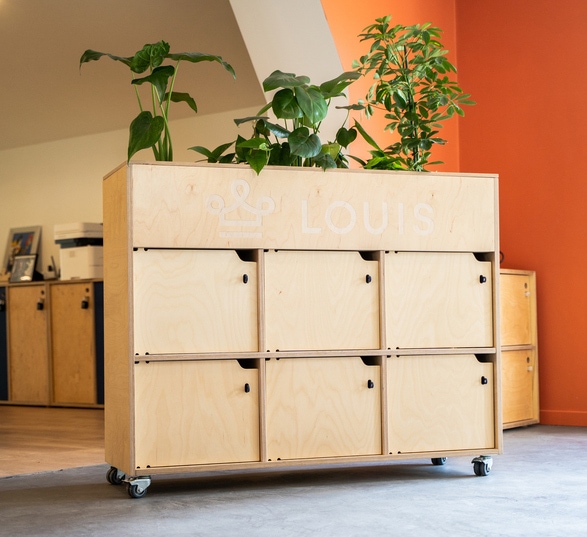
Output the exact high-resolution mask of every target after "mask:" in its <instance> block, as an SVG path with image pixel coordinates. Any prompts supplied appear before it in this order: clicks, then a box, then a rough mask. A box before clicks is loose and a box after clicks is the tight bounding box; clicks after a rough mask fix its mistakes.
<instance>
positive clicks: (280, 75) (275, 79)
mask: <svg viewBox="0 0 587 537" xmlns="http://www.w3.org/2000/svg"><path fill="white" fill-rule="evenodd" d="M309 83H310V79H309V78H308V77H307V76H296V75H295V74H294V73H284V72H282V71H279V70H277V71H273V72H272V73H271V74H270V75H269V76H268V77H267V78H266V79H265V80H264V81H263V91H272V90H274V89H277V88H297V87H298V86H303V85H305V84H309Z"/></svg>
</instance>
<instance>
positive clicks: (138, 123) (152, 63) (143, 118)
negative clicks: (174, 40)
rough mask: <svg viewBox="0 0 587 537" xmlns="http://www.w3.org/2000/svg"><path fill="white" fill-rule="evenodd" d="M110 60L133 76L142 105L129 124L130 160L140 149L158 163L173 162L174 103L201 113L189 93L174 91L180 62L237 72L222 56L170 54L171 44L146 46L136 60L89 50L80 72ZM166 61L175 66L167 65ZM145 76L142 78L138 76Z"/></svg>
mask: <svg viewBox="0 0 587 537" xmlns="http://www.w3.org/2000/svg"><path fill="white" fill-rule="evenodd" d="M104 56H107V57H108V58H110V59H112V60H115V61H118V62H121V63H123V64H124V65H126V66H127V67H128V68H129V69H130V71H131V75H132V81H131V84H133V85H134V87H135V93H136V97H137V100H138V104H139V109H140V112H139V115H138V116H137V117H136V118H135V119H133V121H132V123H131V124H130V132H129V140H128V160H130V159H131V157H132V156H133V155H134V154H135V153H136V152H137V151H140V150H141V149H148V148H152V149H153V153H154V155H155V159H156V160H167V161H170V160H173V145H172V141H171V134H170V130H169V107H170V104H171V103H172V102H176V103H177V102H184V103H186V104H187V105H188V106H189V107H190V108H191V109H192V110H194V112H197V111H198V107H197V105H196V101H195V100H194V99H193V97H192V96H191V95H190V94H189V93H181V92H178V91H176V90H175V79H176V76H177V72H178V67H179V64H180V62H182V61H186V62H191V63H199V62H217V63H219V64H220V65H221V66H222V67H223V68H224V69H226V71H228V72H229V73H230V74H231V75H232V76H233V77H235V73H234V69H233V68H232V66H231V65H230V64H228V63H227V62H225V61H224V60H223V59H222V58H221V57H220V56H215V55H212V54H204V53H201V52H180V53H175V54H172V53H170V52H169V43H166V42H165V41H159V42H158V43H152V44H146V45H145V46H144V47H143V48H142V49H141V50H139V51H138V52H137V53H136V54H135V55H134V56H129V57H125V56H114V55H112V54H109V53H107V52H97V51H95V50H86V51H85V52H84V53H83V54H82V56H81V58H80V69H81V66H82V65H83V64H84V63H87V62H90V61H94V60H99V59H100V58H102V57H104ZM166 60H170V61H171V62H172V63H168V64H165V65H164V62H165V61H166ZM137 75H143V76H137ZM143 84H148V85H149V86H150V89H151V92H150V96H149V97H150V99H149V100H150V103H149V107H150V110H149V109H147V108H148V107H147V106H145V105H144V104H143V101H142V99H141V95H140V92H139V89H138V86H140V85H143Z"/></svg>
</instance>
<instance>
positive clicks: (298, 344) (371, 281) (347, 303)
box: [265, 250, 380, 351]
mask: <svg viewBox="0 0 587 537" xmlns="http://www.w3.org/2000/svg"><path fill="white" fill-rule="evenodd" d="M369 257H370V256H369V255H366V254H363V255H361V254H360V253H359V252H344V251H329V252H325V251H315V252H313V251H285V250H279V251H276V250H270V251H268V252H266V253H265V319H266V327H265V334H266V350H268V351H278V350H279V351H286V350H309V349H312V350H327V349H332V350H337V349H377V348H379V346H380V334H379V311H380V307H379V262H378V261H376V260H373V259H370V258H369Z"/></svg>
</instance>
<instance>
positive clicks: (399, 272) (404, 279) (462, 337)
mask: <svg viewBox="0 0 587 537" xmlns="http://www.w3.org/2000/svg"><path fill="white" fill-rule="evenodd" d="M385 310H386V337H387V347H388V348H390V349H408V348H434V347H446V348H450V347H491V346H493V341H494V339H493V283H492V264H491V263H490V262H488V261H478V260H477V259H476V258H475V256H474V255H473V254H466V253H420V252H416V253H413V252H391V253H387V254H386V255H385Z"/></svg>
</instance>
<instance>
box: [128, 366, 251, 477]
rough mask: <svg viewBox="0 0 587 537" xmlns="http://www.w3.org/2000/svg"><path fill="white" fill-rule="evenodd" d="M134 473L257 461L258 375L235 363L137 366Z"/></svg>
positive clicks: (135, 375)
mask: <svg viewBox="0 0 587 537" xmlns="http://www.w3.org/2000/svg"><path fill="white" fill-rule="evenodd" d="M134 378H135V405H134V408H135V437H136V442H135V466H136V468H137V469H140V470H143V471H144V470H145V469H146V468H149V467H151V468H156V467H161V466H181V465H192V464H194V465H195V464H210V463H230V462H243V461H258V460H259V370H258V368H255V367H253V368H251V367H243V365H241V363H239V361H237V360H201V361H161V362H139V363H137V364H135V366H134Z"/></svg>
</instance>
